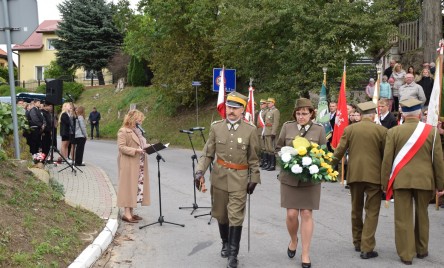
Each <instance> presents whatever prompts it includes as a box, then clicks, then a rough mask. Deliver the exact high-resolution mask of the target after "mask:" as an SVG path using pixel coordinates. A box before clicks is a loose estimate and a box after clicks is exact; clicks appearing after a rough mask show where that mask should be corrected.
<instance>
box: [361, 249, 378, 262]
mask: <svg viewBox="0 0 444 268" xmlns="http://www.w3.org/2000/svg"><path fill="white" fill-rule="evenodd" d="M376 257H378V252H376V251H370V252H361V259H364V260H366V259H371V258H376Z"/></svg>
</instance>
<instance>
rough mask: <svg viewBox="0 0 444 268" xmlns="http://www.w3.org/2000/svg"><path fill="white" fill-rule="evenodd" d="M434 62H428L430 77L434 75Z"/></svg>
mask: <svg viewBox="0 0 444 268" xmlns="http://www.w3.org/2000/svg"><path fill="white" fill-rule="evenodd" d="M435 65H436V64H435V63H434V62H431V63H430V76H431V77H434V76H435V70H436V68H435Z"/></svg>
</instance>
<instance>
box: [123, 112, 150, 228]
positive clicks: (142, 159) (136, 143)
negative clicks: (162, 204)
mask: <svg viewBox="0 0 444 268" xmlns="http://www.w3.org/2000/svg"><path fill="white" fill-rule="evenodd" d="M144 119H145V116H144V115H143V113H142V112H140V111H138V110H131V111H129V112H128V114H126V115H125V119H124V120H123V125H122V127H121V128H120V129H119V132H118V133H117V145H118V147H119V156H118V158H117V165H118V170H119V179H118V189H117V206H118V207H123V208H124V212H123V216H122V220H123V221H125V222H129V223H137V222H138V221H139V220H142V218H141V217H140V216H138V215H135V214H133V209H134V208H135V207H136V206H137V203H141V204H142V206H149V205H150V192H149V190H150V187H149V178H148V161H147V157H146V155H145V153H144V149H146V147H147V145H146V139H145V138H144V137H143V136H142V133H141V131H140V130H139V129H138V128H137V127H136V124H142V122H143V120H144Z"/></svg>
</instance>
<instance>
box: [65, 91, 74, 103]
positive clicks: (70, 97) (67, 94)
mask: <svg viewBox="0 0 444 268" xmlns="http://www.w3.org/2000/svg"><path fill="white" fill-rule="evenodd" d="M66 96H67V97H68V98H69V99H70V100H71V101H73V100H74V98H73V97H72V96H71V94H69V93H66Z"/></svg>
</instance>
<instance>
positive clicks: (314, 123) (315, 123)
mask: <svg viewBox="0 0 444 268" xmlns="http://www.w3.org/2000/svg"><path fill="white" fill-rule="evenodd" d="M313 125H318V126H320V127H323V125H322V124H321V123H318V122H313Z"/></svg>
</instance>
